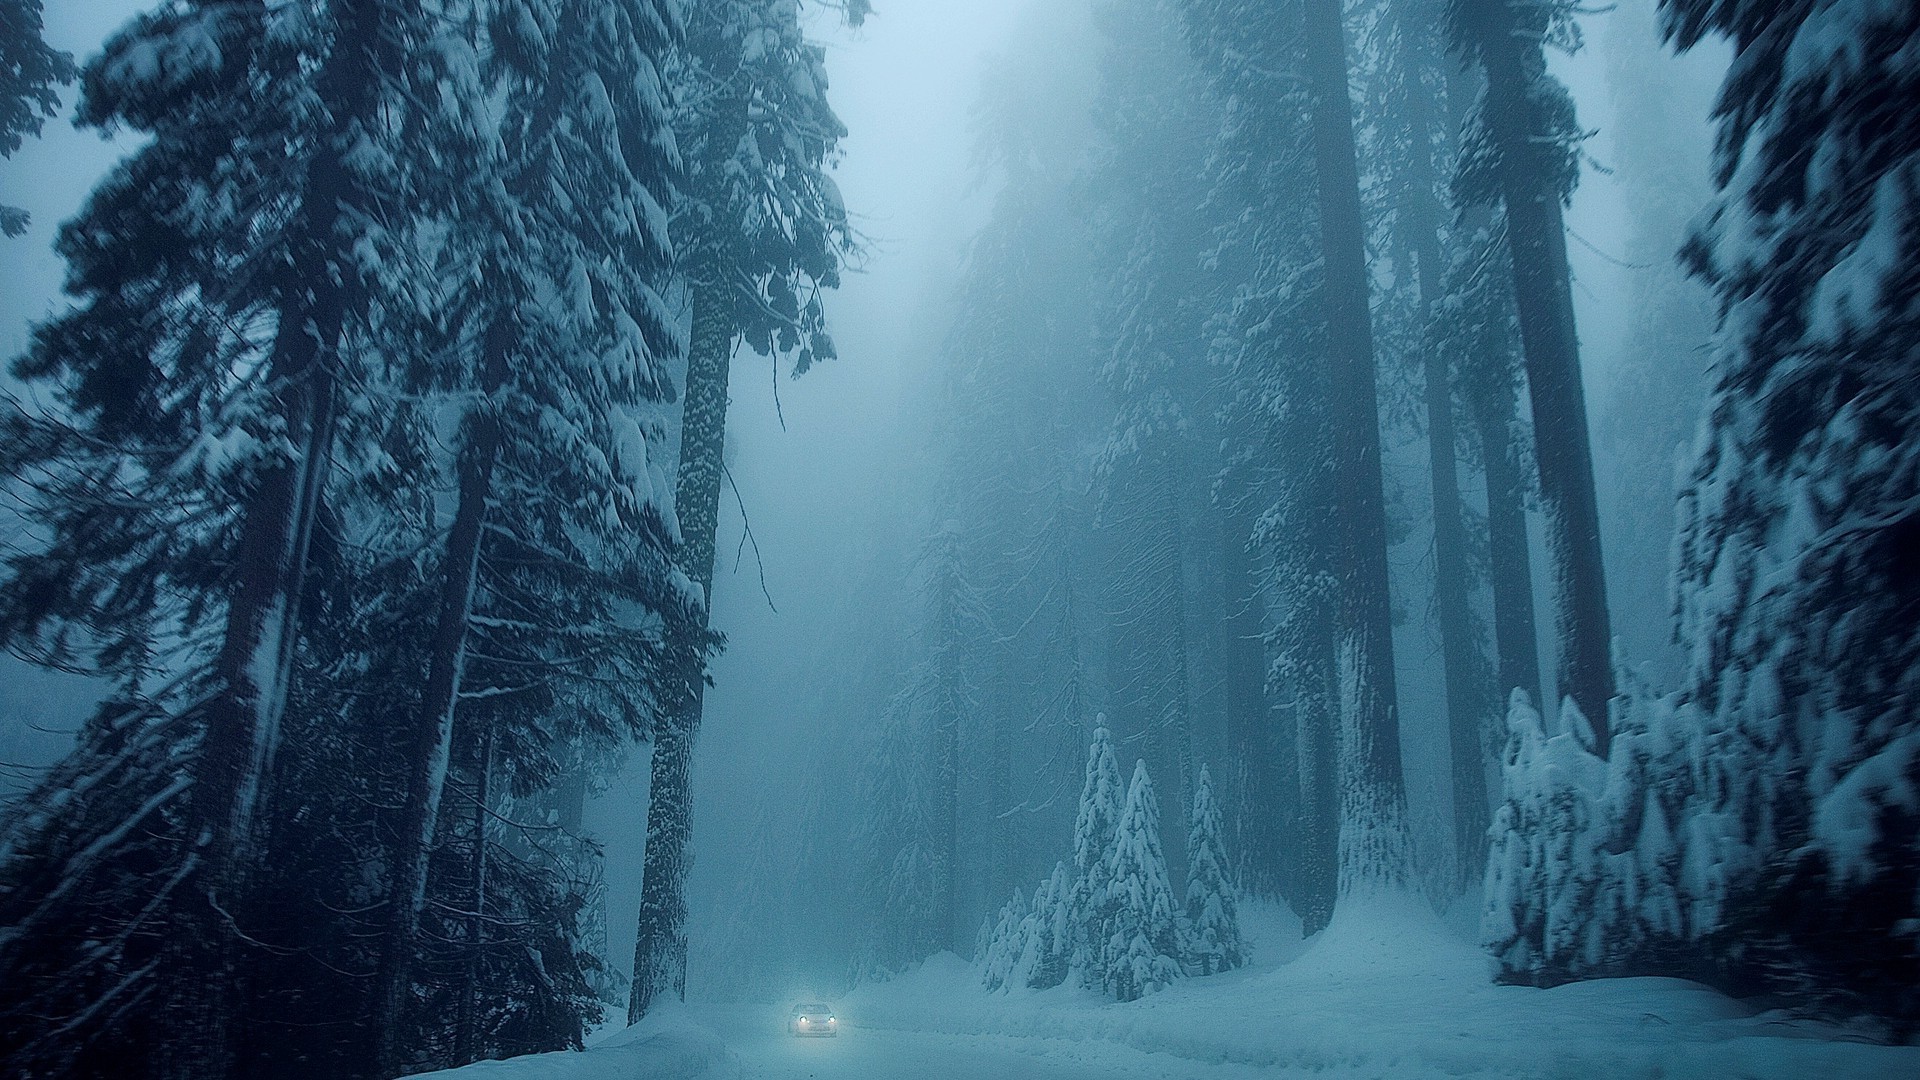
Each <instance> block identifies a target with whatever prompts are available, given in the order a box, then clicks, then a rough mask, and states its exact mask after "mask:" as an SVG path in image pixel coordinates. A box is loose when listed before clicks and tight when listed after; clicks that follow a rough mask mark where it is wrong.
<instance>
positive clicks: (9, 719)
mask: <svg viewBox="0 0 1920 1080" xmlns="http://www.w3.org/2000/svg"><path fill="white" fill-rule="evenodd" d="M146 6H148V5H147V4H144V3H140V2H137V0H48V2H47V8H46V17H47V34H48V37H49V39H50V40H51V41H52V43H53V44H54V45H55V46H56V47H59V48H63V49H67V50H70V51H72V52H74V53H75V54H76V56H78V57H81V58H82V59H84V58H86V57H88V56H90V55H92V54H93V53H94V52H96V51H97V50H98V47H99V44H100V43H101V42H102V41H103V40H104V38H105V36H106V35H107V34H108V33H109V32H110V31H111V30H112V28H114V27H115V26H117V25H119V24H120V23H122V22H123V21H124V20H125V19H127V18H128V17H129V16H131V15H132V14H134V13H135V12H137V11H139V10H141V9H142V8H144V7H146ZM1631 6H1632V7H1633V9H1634V10H1635V11H1636V12H1644V11H1645V10H1647V7H1648V5H1647V4H1645V3H1644V2H1642V3H1636V4H1633V5H1631ZM1059 7H1060V5H1059V3H1058V0H971V2H967V3H958V2H954V0H878V2H877V3H876V8H877V11H876V12H875V14H874V15H873V16H872V17H871V18H870V19H869V20H868V21H867V22H866V24H865V26H864V27H863V28H861V29H859V30H857V31H855V30H849V29H847V28H845V27H843V26H841V25H840V24H839V23H838V21H837V19H836V17H835V15H834V13H832V12H829V11H824V10H822V11H816V12H814V14H813V20H814V30H815V33H816V34H817V35H818V36H820V37H821V38H822V39H823V41H824V42H825V43H826V47H827V70H828V73H829V76H830V79H831V90H830V99H831V100H832V102H833V104H834V107H835V109H836V110H837V111H838V113H839V115H840V117H841V119H842V120H843V121H844V122H845V124H846V126H847V128H848V130H849V132H850V134H849V136H848V137H847V139H846V140H845V142H844V143H843V146H842V150H843V156H842V160H841V161H840V163H839V166H838V169H837V172H836V177H837V180H838V182H839V184H840V187H841V190H842V194H843V196H844V200H845V203H846V205H847V207H848V208H849V210H850V212H851V214H852V215H853V217H854V220H855V222H856V224H857V225H858V227H859V228H860V229H861V230H862V231H863V232H864V233H865V234H866V236H867V237H868V238H869V241H870V248H869V252H868V255H867V256H866V258H865V259H864V260H863V265H862V267H861V268H860V270H859V272H856V273H852V274H849V275H847V277H846V280H845V282H844V284H843V285H842V287H841V288H840V289H839V290H838V292H837V293H835V294H833V295H832V296H830V297H829V298H828V299H827V301H826V303H827V312H828V315H829V318H830V320H831V322H832V329H833V334H834V337H835V340H836V342H837V343H838V346H839V351H840V357H839V358H838V359H837V360H834V361H833V362H831V363H828V364H825V365H822V366H820V367H817V368H816V369H815V370H814V371H813V372H811V373H809V374H808V375H807V376H805V377H804V378H801V379H797V380H795V379H790V378H788V377H787V375H786V373H785V372H784V371H780V370H777V369H776V368H775V366H774V364H773V362H772V361H771V360H768V359H766V358H759V357H754V356H752V355H751V354H748V355H745V356H742V357H741V358H739V360H738V361H737V363H736V366H735V370H734V379H733V395H732V396H733V405H732V413H731V421H730V424H729V433H728V461H729V463H730V468H731V473H732V477H733V480H734V482H735V484H736V485H737V492H738V495H737V498H736V497H735V495H734V494H733V493H732V492H729V493H727V494H726V495H725V496H724V500H725V501H724V505H723V510H722V534H721V537H720V542H719V546H718V547H719V551H720V552H721V558H722V563H721V565H720V566H719V567H718V568H717V570H716V578H715V585H714V605H715V606H714V617H713V621H714V624H715V625H716V626H717V627H719V628H721V629H723V630H724V631H725V632H726V634H727V635H728V638H729V646H728V648H727V650H726V652H725V653H724V654H723V655H722V656H721V657H720V658H719V660H718V661H717V663H716V665H715V667H714V670H713V677H714V682H715V685H714V687H713V689H712V690H711V691H710V692H709V694H708V697H707V708H706V718H705V722H704V728H703V731H702V733H701V736H700V742H699V744H698V749H697V752H696V758H695V780H694V794H695V825H694V848H695V852H696V859H695V865H694V871H693V875H694V877H693V881H692V883H691V885H690V890H691V892H692V894H693V897H694V902H695V903H696V904H698V903H700V902H701V898H702V897H707V898H715V897H721V896H724V895H725V894H726V892H727V891H728V889H729V888H730V887H731V886H732V883H734V882H737V881H738V878H739V875H740V874H741V873H742V872H743V866H742V863H741V858H740V856H741V853H742V852H743V851H744V848H745V845H746V843H747V841H748V840H749V839H750V837H751V830H752V829H753V827H754V823H755V820H756V815H757V809H758V808H759V807H760V806H761V805H763V800H764V799H765V798H766V797H768V796H769V795H771V796H775V797H776V804H777V796H778V795H779V794H780V793H782V792H784V791H788V790H791V788H792V787H793V786H795V785H797V783H798V779H797V778H796V777H795V776H794V774H793V770H794V768H795V766H796V764H797V763H800V762H804V760H805V758H806V751H807V749H808V740H809V739H810V738H811V737H813V736H812V734H811V733H809V732H805V731H799V730H795V727H794V725H793V724H792V723H789V722H786V721H787V719H788V717H789V716H790V713H791V705H792V702H793V694H794V693H795V690H796V688H797V687H799V686H800V685H802V684H803V683H804V682H806V681H807V679H806V677H807V676H808V674H809V673H810V672H811V671H812V670H813V669H814V668H815V667H816V666H817V665H819V664H821V663H824V662H827V661H828V658H826V657H823V656H822V655H821V648H822V646H821V642H822V640H823V635H824V634H825V632H826V630H827V629H828V627H829V626H830V624H831V622H832V620H833V618H834V617H835V612H836V611H838V610H839V609H840V607H841V606H842V604H843V603H844V602H845V601H846V599H847V594H848V591H849V590H850V589H852V588H853V585H852V584H851V583H852V581H853V574H854V572H855V570H856V569H857V568H859V566H860V565H861V563H862V560H861V555H862V553H863V552H865V551H866V550H868V549H869V548H870V547H871V546H872V544H873V543H874V542H875V538H876V537H879V536H885V535H888V534H889V530H897V529H899V528H900V527H901V526H902V525H903V524H905V519H906V517H907V516H909V515H910V514H911V512H912V508H911V507H910V506H906V505H903V504H902V502H901V500H900V499H899V498H897V497H895V495H896V493H897V492H898V491H899V490H900V488H901V485H900V484H899V483H898V480H899V479H900V478H901V477H902V476H903V475H905V474H904V470H905V469H906V468H907V465H908V461H907V458H908V456H909V455H910V453H911V448H912V447H913V446H914V445H915V440H914V438H913V435H914V434H915V433H914V432H913V431H911V430H910V429H909V427H908V425H910V424H911V423H912V418H913V416H914V415H915V412H914V405H915V403H916V402H917V401H919V400H921V397H920V395H922V394H924V393H925V392H926V391H927V388H928V385H929V380H930V376H931V373H932V372H933V370H934V358H935V357H936V356H937V355H938V349H939V343H940V340H941V338H942V337H943V335H944V334H945V332H946V329H947V325H946V324H947V314H946V313H947V312H948V310H949V303H950V299H951V295H952V292H953V289H954V286H955V285H956V284H957V282H958V281H959V277H960V273H961V270H962V268H963V266H964V263H965V257H966V244H967V238H968V237H969V235H970V234H971V232H972V230H973V229H974V228H975V227H976V226H977V225H978V223H979V222H980V221H982V220H983V219H984V216H985V214H986V210H987V207H988V204H989V202H990V196H991V191H988V190H982V189H981V186H980V184H979V183H978V182H977V181H976V180H975V178H974V176H973V175H972V171H971V169H970V167H969V158H970V144H971V141H972V138H971V117H972V115H973V103H974V102H975V100H976V99H977V97H978V95H979V92H980V90H981V88H982V82H983V78H984V74H983V73H984V72H985V71H986V70H988V67H989V64H988V62H989V61H990V59H991V58H993V57H995V56H998V55H1001V54H1003V53H1006V52H1007V51H1008V50H1010V49H1013V48H1014V47H1015V45H1016V43H1025V44H1024V47H1023V48H1022V50H1021V51H1020V52H1019V54H1018V55H1020V56H1023V57H1024V56H1032V55H1036V54H1038V55H1044V54H1045V46H1046V44H1047V43H1048V42H1049V40H1050V37H1051V35H1054V34H1056V33H1057V32H1058V29H1057V27H1058V19H1059V14H1058V9H1059ZM1607 17H1608V16H1606V15H1596V16H1589V17H1588V20H1587V22H1588V24H1589V39H1590V40H1596V41H1597V40H1599V38H1600V34H1601V33H1602V32H1603V31H1604V24H1603V23H1601V22H1600V21H1599V20H1604V19H1605V18H1607ZM1035 43H1038V44H1040V46H1041V48H1039V49H1038V50H1035V49H1034V48H1033V45H1034V44H1035ZM1554 63H1555V67H1556V70H1557V72H1558V73H1559V74H1560V75H1561V76H1562V78H1563V79H1565V80H1566V81H1567V82H1568V84H1569V86H1570V88H1571V89H1572V90H1573V92H1574V95H1575V99H1576V102H1577V104H1578V107H1579V110H1580V115H1581V119H1582V122H1583V125H1584V126H1586V127H1589V128H1593V129H1595V130H1596V131H1597V132H1598V134H1597V135H1596V137H1595V139H1594V140H1593V141H1592V142H1591V143H1590V144H1589V149H1590V151H1591V152H1592V153H1593V155H1594V157H1595V158H1596V160H1598V161H1599V162H1600V163H1601V164H1603V165H1604V163H1605V159H1606V157H1607V147H1608V139H1609V138H1610V132H1609V128H1608V125H1609V116H1610V112H1609V110H1610V108H1611V104H1610V99H1609V93H1608V87H1607V81H1606V69H1605V63H1604V59H1603V57H1602V56H1601V55H1599V53H1598V50H1589V51H1588V52H1587V53H1586V54H1583V55H1581V56H1577V57H1574V58H1571V59H1566V58H1559V59H1556V60H1555V61H1554ZM1686 63H1690V64H1693V65H1694V67H1696V68H1698V69H1699V70H1700V71H1701V72H1703V73H1704V75H1703V76H1702V77H1701V78H1699V79H1697V80H1696V82H1697V83H1698V87H1697V89H1698V93H1697V95H1696V97H1695V98H1694V99H1690V100H1683V101H1676V102H1675V108H1676V109H1680V110H1692V111H1693V112H1694V113H1696V114H1698V115H1699V116H1700V117H1701V118H1702V120H1703V121H1704V115H1705V108H1706V105H1707V102H1708V97H1707V95H1708V93H1709V91H1710V87H1711V83H1712V78H1711V77H1712V75H1713V74H1715V73H1716V72H1715V70H1714V66H1713V65H1714V63H1715V61H1714V60H1713V57H1711V56H1707V57H1706V58H1704V59H1702V60H1693V61H1686ZM131 145H132V143H131V142H130V140H128V139H126V138H121V139H119V140H114V141H103V139H102V138H101V136H100V135H99V134H97V133H94V132H79V131H75V130H74V129H73V128H72V127H71V125H70V124H69V123H68V121H67V119H66V118H65V117H62V118H60V119H56V120H54V121H52V122H50V123H49V124H48V126H47V129H46V133H45V137H44V138H42V139H40V140H38V141H30V142H29V143H27V145H26V146H24V147H23V148H22V149H21V151H20V152H19V153H18V154H17V155H16V156H15V157H14V158H12V159H10V160H7V161H4V162H0V201H4V202H7V203H12V204H16V205H24V206H26V207H27V208H28V209H29V210H30V211H31V212H32V213H33V215H34V222H33V226H32V230H31V231H30V233H29V234H28V235H27V236H25V237H23V238H18V239H11V240H0V259H3V260H4V262H5V264H6V266H7V270H6V272H5V273H0V356H4V357H11V356H14V355H17V354H18V353H19V351H20V350H21V349H22V348H23V346H24V345H25V343H26V341H27V335H28V332H29V327H30V325H31V323H32V322H33V321H35V320H37V319H39V318H43V317H45V316H46V315H48V314H50V313H52V312H54V311H56V310H58V307H59V305H60V303H61V301H60V298H59V283H60V279H61V273H62V268H61V264H60V260H59V259H58V257H57V256H56V255H55V254H54V253H53V251H52V247H51V245H52V238H53V236H54V231H55V228H56V226H57V224H58V223H59V222H60V221H62V220H64V219H65V218H66V217H68V216H69V215H71V214H72V213H73V212H74V211H75V210H76V209H77V208H78V207H79V206H80V203H81V200H82V199H83V198H84V196H85V193H86V192H87V190H88V189H89V188H90V187H91V186H92V185H93V183H94V182H95V180H96V179H97V178H98V177H99V176H100V175H101V174H102V173H103V172H104V171H105V170H106V169H107V168H109V167H110V166H111V164H112V163H113V161H114V160H115V159H116V158H117V157H118V156H119V155H120V154H122V153H124V152H125V151H126V150H127V149H128V148H129V147H130V146H131ZM1620 209H1621V208H1620V204H1619V198H1618V193H1617V185H1616V184H1615V183H1614V182H1613V180H1612V178H1610V177H1609V176H1608V175H1607V174H1606V173H1604V172H1601V171H1599V170H1595V169H1589V170H1588V171H1587V173H1586V175H1585V176H1584V177H1583V180H1582V184H1581V187H1580V190H1579V192H1578V193H1577V195H1576V197H1575V202H1574V205H1573V208H1572V210H1571V211H1570V212H1569V215H1568V222H1569V226H1570V228H1571V229H1572V230H1573V232H1574V234H1575V242H1574V243H1572V244H1571V245H1570V251H1571V258H1572V260H1573V270H1574V276H1575V279H1576V289H1575V293H1576V303H1577V305H1578V314H1579V318H1580V324H1581V325H1580V328H1581V332H1582V337H1583V339H1584V340H1585V341H1586V342H1588V343H1589V349H1588V358H1589V363H1588V369H1587V378H1588V385H1589V389H1590V399H1595V400H1597V399H1598V398H1599V397H1601V396H1602V395H1603V394H1604V391H1605V388H1606V386H1607V378H1608V374H1607V367H1606V360H1607V350H1606V347H1605V344H1604V343H1605V342H1606V341H1607V340H1608V339H1610V338H1611V337H1612V336H1613V332H1614V331H1615V330H1616V329H1617V327H1615V326H1614V325H1613V324H1612V323H1611V321H1610V320H1611V319H1613V318H1614V317H1615V315H1614V314H1613V313H1614V311H1615V310H1617V307H1618V305H1612V306H1610V305H1609V303H1608V299H1609V297H1611V296H1613V295H1616V294H1617V292H1618V290H1619V289H1620V288H1621V287H1622V285H1623V281H1624V279H1623V275H1626V274H1630V273H1632V272H1633V271H1632V269H1631V268H1630V267H1623V266H1621V265H1618V263H1619V260H1618V259H1617V258H1615V257H1613V253H1615V252H1617V251H1618V250H1619V243H1620V240H1621V237H1620V236H1619V235H1618V233H1619V232H1620V230H1619V228H1618V227H1617V226H1616V225H1615V222H1617V221H1618V220H1619V218H1620ZM1678 240H1679V238H1678V237H1675V238H1674V243H1675V245H1676V246H1677V244H1678ZM1596 343H1597V344H1596ZM743 508H744V511H745V518H744V519H743V516H742V509H743ZM743 520H750V521H751V523H752V533H753V540H754V543H753V544H750V545H747V546H746V547H745V549H744V552H743V556H742V558H741V559H740V560H739V561H738V563H737V564H736V561H735V559H734V552H735V551H736V548H737V547H738V546H739V545H740V542H741V540H742V539H743V534H744V529H743ZM756 552H757V558H756ZM1542 600H1543V606H1542V608H1541V610H1543V611H1544V610H1547V609H1546V608H1545V607H1544V597H1543V598H1542ZM776 609H777V610H776ZM1542 622H1543V629H1544V626H1545V625H1546V624H1547V623H1549V620H1542ZM1429 651H1430V650H1429ZM1410 662H1411V663H1413V664H1419V663H1422V662H1426V661H1422V660H1418V659H1415V660H1412V661H1410ZM0 665H4V666H0V761H14V762H19V761H28V762H31V761H33V760H45V759H46V758H47V757H48V756H49V755H50V754H52V753H54V752H57V749H58V747H59V746H60V744H61V741H62V736H60V735H58V734H46V733H42V732H40V731H37V730H35V729H36V728H47V729H50V730H52V731H54V732H58V731H59V730H61V729H62V727H63V726H70V725H71V723H72V722H73V721H75V720H77V718H78V714H79V713H80V712H81V711H82V710H84V708H85V707H86V702H87V700H88V698H89V693H88V688H87V687H86V686H85V685H84V684H82V683H79V682H77V681H76V680H71V679H60V678H55V677H51V676H46V675H42V674H40V673H37V672H31V671H28V670H26V669H24V668H22V667H21V666H20V665H19V664H18V663H17V662H14V661H11V660H5V661H0ZM1410 726H1414V725H1410ZM1416 752H1417V751H1416V750H1414V749H1413V748H1410V751H1409V753H1410V756H1411V755H1412V754H1414V753H1416ZM644 773H645V762H644V758H643V757H641V756H636V758H635V760H634V761H633V762H631V763H630V765H629V768H628V770H627V772H626V774H625V775H624V776H623V777H621V778H620V779H619V780H618V781H617V782H616V783H615V785H614V787H613V788H612V790H610V791H608V792H607V793H605V794H604V795H603V796H602V797H601V798H600V799H599V800H598V801H597V802H596V804H595V805H594V806H593V807H592V808H590V811H589V819H588V823H589V827H590V829H592V830H593V831H595V832H596V833H597V834H598V835H599V836H600V838H601V839H602V840H603V841H605V842H606V844H607V850H608V868H607V876H608V884H609V898H608V899H609V910H610V912H611V913H612V915H611V918H610V933H609V942H610V946H611V951H612V955H613V956H614V957H615V958H616V961H618V962H623V963H624V961H625V959H626V958H627V957H629V956H630V955H631V950H632V940H633V927H632V912H633V911H634V910H635V906H636V903H637V895H638V888H637V877H638V867H639V861H640V851H639V843H640V837H641V836H642V835H643V832H642V828H643V818H644V808H645V796H644V790H645V788H644V779H643V778H644ZM0 782H4V777H3V776H0ZM697 946H698V942H697V941H696V949H697ZM695 963H696V965H697V964H698V954H697V952H696V957H695ZM693 977H694V983H695V986H696V988H697V987H698V985H699V975H698V971H697V968H696V971H695V973H694V976H693Z"/></svg>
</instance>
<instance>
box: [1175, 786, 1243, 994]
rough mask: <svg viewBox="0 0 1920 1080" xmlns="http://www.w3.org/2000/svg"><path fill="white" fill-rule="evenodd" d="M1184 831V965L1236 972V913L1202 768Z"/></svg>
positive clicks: (1216, 811)
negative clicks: (1185, 876) (1187, 825)
mask: <svg viewBox="0 0 1920 1080" xmlns="http://www.w3.org/2000/svg"><path fill="white" fill-rule="evenodd" d="M1188 821H1189V822H1190V823H1191V824H1190V825H1189V827H1188V830H1187V909H1186V943H1187V950H1186V963H1187V966H1188V968H1189V969H1190V970H1191V971H1192V972H1193V973H1194V974H1196V975H1212V974H1214V973H1215V972H1219V971H1227V970H1229V969H1231V968H1237V967H1239V966H1240V965H1241V964H1242V963H1243V962H1244V949H1243V947H1242V945H1241V942H1240V911H1239V907H1238V905H1237V904H1236V903H1235V902H1234V898H1233V883H1232V882H1230V881H1228V880H1227V871H1226V866H1227V854H1226V847H1225V844H1224V843H1223V842H1222V841H1221V838H1220V831H1221V829H1220V804H1219V803H1217V802H1215V801H1214V798H1213V778H1212V777H1211V776H1210V775H1208V773H1207V767H1206V766H1205V765H1202V766H1200V782H1199V784H1198V785H1196V786H1195V788H1194V791H1193V813H1192V814H1191V815H1190V816H1189V818H1188Z"/></svg>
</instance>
